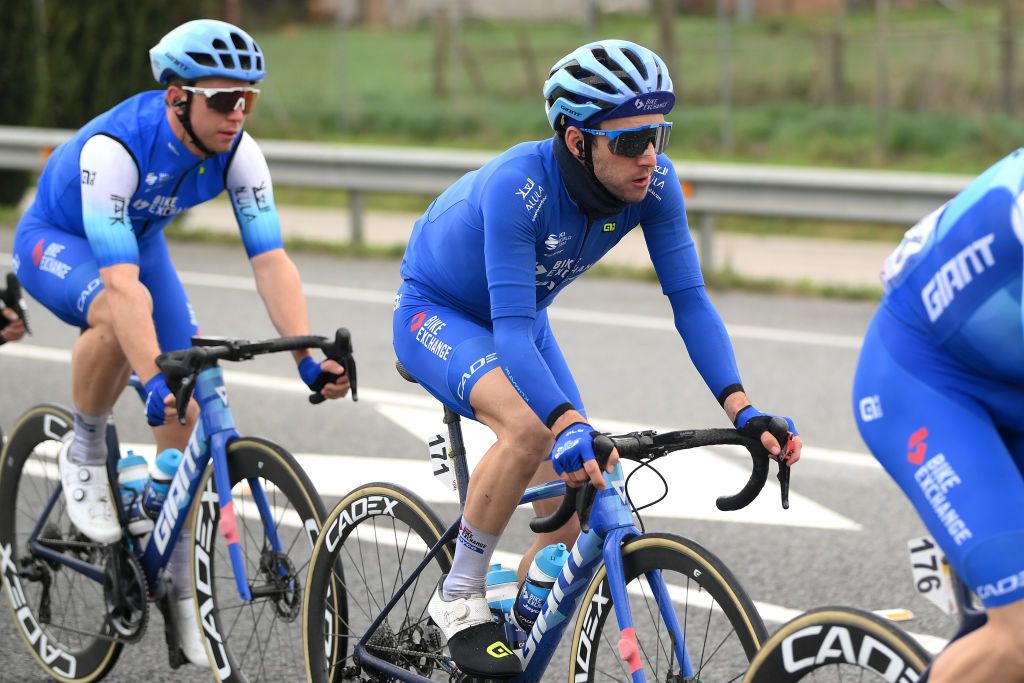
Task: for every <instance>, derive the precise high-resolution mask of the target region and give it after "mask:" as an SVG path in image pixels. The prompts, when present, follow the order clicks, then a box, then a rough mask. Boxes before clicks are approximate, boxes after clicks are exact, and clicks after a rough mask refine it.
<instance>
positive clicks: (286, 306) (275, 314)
mask: <svg viewBox="0 0 1024 683" xmlns="http://www.w3.org/2000/svg"><path fill="white" fill-rule="evenodd" d="M251 263H252V270H253V274H254V276H255V278H256V290H257V291H258V292H259V294H260V298H261V299H263V305H264V306H265V307H266V309H267V314H268V315H269V316H270V321H271V322H272V323H273V325H274V329H276V330H277V332H278V334H280V335H281V336H284V337H287V336H292V335H303V334H309V310H308V308H307V306H306V297H305V296H304V295H303V293H302V280H301V279H300V278H299V270H298V268H296V267H295V264H294V263H293V262H292V260H291V259H290V258H289V257H288V254H287V253H285V251H284V249H273V250H271V251H267V252H264V253H262V254H258V255H256V256H254V257H253V258H252V260H251ZM292 355H293V356H294V357H295V361H296V362H299V361H301V360H302V359H303V358H305V357H306V356H309V355H310V352H309V350H307V349H301V350H298V351H293V352H292Z"/></svg>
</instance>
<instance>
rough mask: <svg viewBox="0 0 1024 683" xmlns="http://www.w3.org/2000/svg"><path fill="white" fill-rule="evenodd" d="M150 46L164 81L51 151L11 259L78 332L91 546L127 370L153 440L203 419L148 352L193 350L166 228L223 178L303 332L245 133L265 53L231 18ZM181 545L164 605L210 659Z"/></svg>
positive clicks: (177, 440) (267, 191)
mask: <svg viewBox="0 0 1024 683" xmlns="http://www.w3.org/2000/svg"><path fill="white" fill-rule="evenodd" d="M149 57H150V62H151V66H152V71H153V77H154V79H155V80H156V82H157V83H158V84H159V86H160V89H158V90H151V91H146V92H142V93H139V94H137V95H134V96H132V97H130V98H128V99H126V100H124V101H123V102H121V103H119V104H117V105H115V106H114V107H113V108H111V109H110V110H108V111H107V112H105V113H103V114H100V115H99V116H97V117H96V118H94V119H92V120H91V121H89V122H88V123H86V124H85V125H84V126H83V127H82V128H81V129H79V130H78V131H77V132H76V133H75V134H74V135H73V136H72V137H71V139H70V140H68V141H67V142H65V143H64V144H62V145H60V146H59V147H57V148H56V149H55V150H54V152H53V154H52V155H51V156H50V158H49V160H48V161H47V163H46V167H45V168H44V170H43V172H42V175H41V176H40V179H39V184H38V191H37V193H36V196H35V199H34V201H33V202H32V204H31V205H30V206H29V207H28V209H27V211H26V212H25V214H24V215H23V216H22V217H21V219H20V221H19V222H18V225H17V228H16V230H15V234H14V245H13V260H14V269H15V272H16V273H17V276H18V278H19V279H20V280H21V282H22V284H23V286H24V288H25V290H26V291H27V292H28V293H29V294H30V295H31V296H32V297H33V298H34V299H36V300H37V301H38V302H39V303H40V304H41V305H42V306H43V308H45V309H47V310H49V311H50V312H52V313H53V314H54V315H56V316H57V317H58V318H59V319H61V320H62V321H64V322H65V323H67V324H69V325H72V326H74V327H77V328H79V329H80V330H81V334H80V336H79V337H78V338H77V340H76V341H75V344H74V347H73V349H72V360H71V377H70V381H71V395H72V402H73V409H74V432H73V433H74V436H73V438H71V439H70V440H69V441H67V442H66V444H65V447H64V448H63V449H62V450H61V453H60V456H59V461H58V462H59V469H60V475H61V480H62V482H63V484H64V496H65V499H66V504H67V510H68V513H69V516H70V517H71V519H72V521H73V522H74V524H75V525H76V527H78V528H79V529H80V530H81V531H82V532H83V533H84V534H85V535H86V536H88V537H89V538H90V539H91V540H93V541H95V542H99V543H113V542H116V541H117V540H118V539H120V538H121V534H122V531H121V528H120V525H119V522H118V514H117V512H116V511H115V510H114V506H113V503H112V501H111V498H110V495H109V482H108V474H107V470H106V456H107V450H106V446H105V443H104V437H105V433H106V424H107V422H108V420H109V418H110V414H111V409H112V408H113V405H114V403H115V402H116V400H117V397H118V395H119V394H120V392H121V391H122V390H123V389H124V387H125V386H126V383H127V380H128V377H129V374H130V373H131V372H132V371H133V370H134V372H135V373H136V374H137V375H138V376H139V377H140V378H141V380H142V381H143V382H144V384H145V393H146V406H145V416H146V419H147V422H148V423H149V424H150V425H151V426H152V427H153V433H154V436H155V439H156V443H157V447H158V449H159V450H163V449H166V448H171V447H173V448H178V449H184V447H185V444H186V442H187V440H188V436H189V434H190V433H191V430H192V428H193V427H194V425H195V422H196V417H197V415H198V409H197V406H196V405H195V403H194V402H193V403H192V404H191V405H190V406H189V407H188V410H187V414H186V420H185V423H184V424H179V422H178V420H177V419H176V413H175V410H174V397H173V395H172V394H171V392H170V390H169V389H168V387H167V381H166V379H165V378H164V376H163V375H162V373H161V372H160V371H159V369H158V368H157V366H156V363H155V359H156V357H157V356H158V355H159V354H160V353H161V352H162V351H173V350H179V349H185V348H188V347H189V346H190V345H191V343H190V340H191V338H192V336H194V335H195V334H197V331H198V327H199V324H198V321H197V320H196V316H195V312H194V311H193V308H192V306H191V304H190V302H189V299H188V296H187V295H186V293H185V290H184V287H183V286H182V283H181V280H180V278H179V276H178V273H177V272H176V270H175V268H174V266H173V264H172V263H171V259H170V254H169V251H168V246H167V241H166V238H165V236H164V234H163V228H164V227H166V226H167V224H168V223H170V221H172V220H173V219H174V218H175V216H177V215H178V214H179V213H181V212H182V211H184V210H185V209H187V208H190V207H192V206H195V205H197V204H200V203H202V202H205V201H208V200H210V199H213V198H214V197H216V196H218V195H220V194H221V193H222V192H224V191H225V190H226V189H229V188H230V191H229V192H228V193H227V194H228V196H229V198H230V200H231V203H232V206H233V208H234V213H235V217H236V219H237V222H238V228H239V231H240V233H241V237H242V242H243V243H244V247H245V251H246V255H247V256H248V258H249V262H250V265H251V267H252V271H253V277H254V280H255V283H256V288H257V291H258V292H259V295H260V297H261V299H262V301H263V304H264V306H265V308H266V311H267V314H268V316H269V318H270V321H271V322H272V324H273V326H274V328H275V329H276V330H277V332H278V333H279V334H281V335H282V336H295V335H308V334H309V315H308V310H307V305H306V300H305V297H304V295H303V293H302V284H301V280H300V277H299V273H298V270H297V268H296V267H295V264H294V263H293V262H292V260H291V258H290V257H289V256H288V254H287V253H286V252H285V250H284V245H283V240H282V236H281V224H280V220H279V217H278V212H277V209H276V206H275V203H274V193H273V184H272V182H271V177H270V172H269V169H268V167H267V163H266V160H265V159H264V156H263V153H262V152H261V151H260V148H259V147H258V146H257V144H256V142H255V141H254V140H253V138H252V137H251V136H250V135H249V134H248V133H247V132H246V131H245V129H244V124H245V122H246V120H247V118H248V117H249V116H250V115H251V114H252V113H253V110H254V108H255V106H256V103H257V101H258V97H259V94H260V89H259V87H258V86H259V84H260V82H261V81H262V80H263V79H264V78H265V77H266V75H267V69H266V63H265V60H264V55H263V52H262V50H261V49H260V47H259V45H258V44H257V43H256V41H255V40H253V38H252V37H251V36H250V35H249V34H248V33H246V32H245V31H244V30H242V29H241V28H239V27H237V26H233V25H231V24H228V23H225V22H222V21H216V20H211V19H200V20H194V21H189V22H187V23H185V24H182V25H181V26H179V27H177V28H175V29H173V30H172V31H170V32H169V33H168V34H167V35H165V36H164V37H163V38H162V39H161V40H160V42H159V43H158V44H157V45H156V46H154V47H153V48H152V49H151V50H150V52H149ZM5 315H6V314H5ZM16 324H17V323H14V325H16ZM12 327H13V325H9V326H8V327H7V328H6V329H8V330H10V329H12ZM15 329H16V328H15ZM3 334H5V338H6V336H7V335H9V334H10V333H9V332H5V333H3ZM293 357H294V360H295V363H296V367H297V372H298V375H299V377H300V378H301V381H302V382H304V383H305V384H306V385H309V386H310V387H313V386H314V385H317V386H320V385H322V384H323V382H324V381H325V380H326V382H327V383H326V384H325V385H323V389H322V391H321V393H322V395H323V396H324V397H326V398H331V399H336V398H340V397H342V396H344V395H345V394H346V393H347V391H348V389H349V382H348V378H347V377H345V376H344V369H343V368H342V367H341V365H339V364H338V363H336V362H335V361H332V360H326V361H323V362H319V361H317V360H316V359H315V358H313V356H312V354H311V352H310V351H309V350H308V349H303V350H297V351H294V352H293ZM190 545H191V544H190V543H189V542H188V539H182V542H180V543H178V545H177V546H176V548H175V553H174V555H173V556H172V558H171V560H170V563H169V573H170V576H171V578H172V581H173V590H174V591H175V593H176V596H177V598H178V599H177V600H175V601H174V609H173V615H174V618H175V621H176V622H177V628H178V631H179V633H181V634H182V638H183V649H184V651H185V654H186V655H187V657H188V659H189V661H191V662H192V663H193V664H195V665H197V666H209V664H208V662H207V658H206V653H205V650H204V648H203V646H202V643H201V640H200V633H199V626H198V623H197V618H196V614H195V610H194V609H193V608H192V606H191V595H192V579H191V572H190V567H189V562H188V548H189V547H190Z"/></svg>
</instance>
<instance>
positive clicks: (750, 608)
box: [569, 534, 767, 683]
mask: <svg viewBox="0 0 1024 683" xmlns="http://www.w3.org/2000/svg"><path fill="white" fill-rule="evenodd" d="M622 561H623V566H624V569H625V574H626V590H627V592H628V595H629V597H630V607H631V611H632V614H633V622H634V623H633V626H634V628H635V629H636V638H637V643H638V644H639V650H640V662H641V664H642V666H643V673H644V677H645V679H646V680H648V681H699V682H700V683H725V682H727V681H738V680H739V679H740V677H741V676H742V675H743V672H744V671H745V670H746V668H747V665H748V663H749V662H750V660H751V659H753V657H754V655H755V653H756V652H757V650H758V648H759V647H760V646H761V643H763V642H764V640H765V639H766V637H767V632H766V630H765V627H764V622H763V621H761V617H760V615H759V614H758V613H757V609H756V608H755V607H754V603H753V602H752V601H751V600H750V598H749V597H748V596H747V594H746V592H745V591H744V590H743V588H742V586H740V583H739V581H737V579H736V577H734V576H733V575H732V572H730V571H729V569H728V568H727V567H726V566H725V565H724V564H723V563H722V561H721V560H719V559H718V558H717V557H715V555H713V554H712V553H711V552H709V551H708V550H706V549H705V548H703V547H701V546H700V545H698V544H697V543H694V542H693V541H691V540H689V539H686V538H682V537H681V536H675V535H672V534H645V535H643V536H638V537H636V538H633V539H630V540H629V541H627V542H626V543H624V544H623V546H622ZM658 572H660V573H661V576H662V577H663V579H664V582H665V584H666V587H667V589H668V590H667V593H668V597H669V598H670V600H669V602H671V605H670V606H668V605H667V606H666V609H667V608H669V607H671V608H672V609H673V611H674V613H675V615H676V619H677V620H678V623H679V625H680V627H681V629H682V632H683V633H682V635H683V643H682V646H683V648H685V650H686V653H687V656H688V659H689V666H690V671H689V672H688V671H686V668H685V665H684V664H683V663H682V662H680V660H679V657H677V655H676V648H675V647H674V645H673V643H674V640H675V639H674V636H673V634H672V633H670V631H669V628H668V626H667V625H666V622H665V617H664V615H663V614H662V612H661V609H660V607H659V605H658V601H657V600H656V599H655V596H654V595H653V592H652V589H651V584H650V580H651V579H650V577H649V575H653V574H654V573H658ZM613 612H614V607H613V604H612V599H611V590H610V588H609V585H608V575H607V569H606V567H605V566H604V565H603V564H602V565H601V566H600V568H599V569H598V571H597V573H596V574H595V575H594V578H593V579H592V580H591V582H590V584H589V585H588V586H587V589H586V591H584V593H583V599H582V607H581V608H580V610H579V616H578V617H577V620H576V630H575V633H574V634H573V639H572V650H570V662H569V680H570V681H581V682H582V681H587V682H588V683H594V682H595V681H632V680H633V677H632V674H631V671H630V667H629V666H628V665H627V664H626V662H624V661H623V660H622V659H621V658H620V657H619V630H618V624H617V622H616V619H615V617H614V616H613V617H612V618H611V619H610V620H609V615H610V614H613Z"/></svg>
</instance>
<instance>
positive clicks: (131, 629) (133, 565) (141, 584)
mask: <svg viewBox="0 0 1024 683" xmlns="http://www.w3.org/2000/svg"><path fill="white" fill-rule="evenodd" d="M115 563H117V565H116V566H115ZM118 577H119V578H120V581H118ZM118 584H119V585H120V590H115V588H116V587H117V586H118ZM103 601H104V603H105V604H106V607H107V619H108V620H109V622H110V626H111V628H113V630H114V633H116V634H117V637H118V639H119V640H122V641H124V642H127V643H134V642H137V641H139V640H141V639H142V636H143V635H145V633H146V626H147V625H148V623H149V589H148V587H147V585H146V575H145V574H144V573H143V571H142V565H141V564H140V563H139V560H138V559H137V558H136V557H135V556H134V555H132V554H131V553H129V552H128V551H127V550H126V549H124V548H123V547H118V548H116V549H115V550H113V551H112V552H111V554H110V557H109V559H108V560H107V569H106V572H105V574H104V577H103Z"/></svg>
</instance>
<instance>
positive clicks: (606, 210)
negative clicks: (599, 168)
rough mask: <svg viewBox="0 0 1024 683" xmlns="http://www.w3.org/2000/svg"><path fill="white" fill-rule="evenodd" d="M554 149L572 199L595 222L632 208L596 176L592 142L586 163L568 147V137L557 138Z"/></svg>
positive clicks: (587, 148)
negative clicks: (566, 139)
mask: <svg viewBox="0 0 1024 683" xmlns="http://www.w3.org/2000/svg"><path fill="white" fill-rule="evenodd" d="M554 147H555V160H556V161H557V162H558V170H559V171H561V173H562V180H563V181H564V182H565V187H566V189H568V190H569V196H570V197H572V198H573V201H575V202H576V203H577V204H578V205H579V207H580V209H581V210H582V211H583V213H585V214H586V215H587V218H588V219H590V221H591V222H593V221H596V220H598V219H600V218H610V217H611V216H615V215H617V214H620V213H622V211H623V209H625V208H626V207H627V206H628V205H629V204H628V203H627V202H624V201H622V200H621V199H619V198H618V197H616V196H614V195H613V194H612V193H611V192H609V191H608V190H607V189H605V186H604V185H602V184H601V182H600V181H599V180H598V179H597V177H596V176H595V175H594V170H593V169H594V166H593V163H591V162H590V143H589V142H586V143H584V151H583V156H584V159H585V161H584V163H583V164H581V163H580V162H579V160H578V159H577V158H576V155H574V154H573V153H572V152H571V151H569V148H568V147H566V146H565V136H564V135H556V136H555V143H554Z"/></svg>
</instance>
